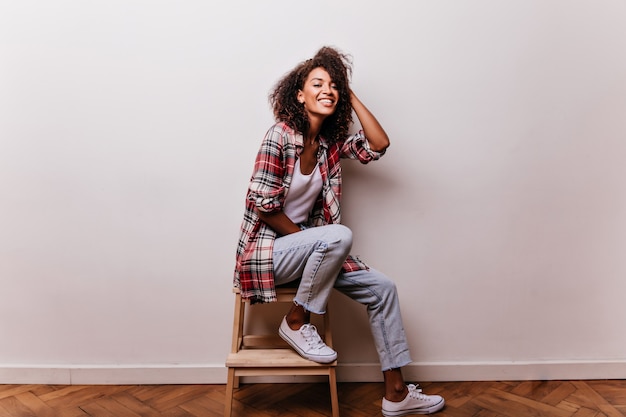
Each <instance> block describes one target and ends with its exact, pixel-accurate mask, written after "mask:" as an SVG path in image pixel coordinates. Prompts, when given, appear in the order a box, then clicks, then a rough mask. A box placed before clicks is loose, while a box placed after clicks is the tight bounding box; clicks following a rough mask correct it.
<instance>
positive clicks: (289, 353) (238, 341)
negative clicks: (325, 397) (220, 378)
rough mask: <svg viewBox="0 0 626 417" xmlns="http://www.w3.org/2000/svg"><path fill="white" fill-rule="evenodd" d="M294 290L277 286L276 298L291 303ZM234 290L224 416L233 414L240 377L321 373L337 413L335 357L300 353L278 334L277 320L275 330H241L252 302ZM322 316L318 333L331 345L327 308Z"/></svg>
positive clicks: (337, 415)
mask: <svg viewBox="0 0 626 417" xmlns="http://www.w3.org/2000/svg"><path fill="white" fill-rule="evenodd" d="M296 291H297V288H292V287H286V288H280V287H278V288H276V296H277V300H278V302H280V303H291V302H292V301H293V297H294V296H295V294H296ZM233 292H234V293H235V314H234V319H233V340H232V349H231V352H230V354H229V355H228V357H227V358H226V367H227V368H228V381H227V383H226V399H225V405H224V416H231V415H232V402H233V394H234V390H235V388H238V387H239V378H240V377H242V376H277V375H278V376H284V375H290V376H291V375H307V376H311V375H323V376H327V377H328V381H329V385H330V401H331V409H332V416H333V417H339V401H338V398H337V378H336V373H335V369H336V367H337V361H334V362H331V363H317V362H313V361H310V360H308V359H305V358H303V357H301V356H300V355H299V354H298V353H297V352H296V351H295V350H293V349H292V348H291V347H289V345H288V344H287V343H286V342H285V341H284V340H282V339H281V338H280V336H278V325H279V324H276V326H275V328H276V332H275V333H274V334H270V335H267V334H244V322H245V320H246V318H245V315H246V310H247V309H250V308H254V306H251V305H250V303H248V302H247V301H246V300H243V299H242V298H241V294H240V292H239V290H238V289H237V288H234V289H233ZM246 306H247V308H246ZM323 319H324V320H323V323H324V326H323V327H324V331H323V332H321V333H320V336H322V338H323V339H324V342H325V343H326V344H327V345H328V346H330V347H332V335H331V332H330V324H329V319H330V315H329V312H328V308H327V309H326V314H324V317H323Z"/></svg>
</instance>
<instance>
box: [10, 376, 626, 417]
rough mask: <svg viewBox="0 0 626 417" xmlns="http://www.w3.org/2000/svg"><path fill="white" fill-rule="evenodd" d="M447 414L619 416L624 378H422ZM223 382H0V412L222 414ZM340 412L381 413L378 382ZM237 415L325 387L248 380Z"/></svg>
mask: <svg viewBox="0 0 626 417" xmlns="http://www.w3.org/2000/svg"><path fill="white" fill-rule="evenodd" d="M421 385H422V387H423V388H424V392H426V393H429V394H431V393H432V394H441V395H443V396H444V397H445V399H446V402H447V404H446V408H444V410H443V411H441V412H439V413H437V414H436V415H437V416H441V417H443V416H451V417H452V416H453V417H498V416H507V417H527V416H528V417H534V416H536V417H552V416H554V417H603V416H606V417H624V416H626V381H621V380H620V381H616V380H607V381H543V382H542V381H525V382H506V381H505V382H436V383H422V384H421ZM224 388H225V386H224V385H133V386H112V385H100V386H93V385H91V386H80V385H69V386H53V385H0V416H1V417H86V416H91V417H139V416H143V417H152V416H164V417H183V416H184V417H200V416H202V417H213V416H222V415H223V409H224ZM338 389H339V403H340V410H341V416H342V417H365V416H380V415H381V413H380V402H381V396H382V385H381V384H380V383H340V384H339V387H338ZM233 415H234V416H237V417H242V416H246V417H247V416H252V417H256V416H258V417H270V416H272V417H277V416H278V417H287V416H292V417H320V416H329V415H330V398H329V393H328V385H327V384H323V383H319V384H317V383H315V384H248V385H242V386H241V388H240V389H239V390H237V392H236V393H235V404H234V408H233Z"/></svg>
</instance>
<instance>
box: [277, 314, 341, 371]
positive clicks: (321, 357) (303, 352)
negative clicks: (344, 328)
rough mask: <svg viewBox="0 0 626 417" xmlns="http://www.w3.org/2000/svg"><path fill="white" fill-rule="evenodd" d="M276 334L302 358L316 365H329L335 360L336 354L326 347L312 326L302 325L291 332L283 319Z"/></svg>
mask: <svg viewBox="0 0 626 417" xmlns="http://www.w3.org/2000/svg"><path fill="white" fill-rule="evenodd" d="M278 334H279V335H280V337H282V338H283V340H284V341H285V342H287V343H289V345H290V346H291V347H292V348H294V349H295V350H296V352H298V353H299V354H300V356H302V357H303V358H306V359H308V360H310V361H313V362H318V363H330V362H333V361H334V360H335V359H337V352H335V351H334V350H332V349H331V348H329V347H328V346H326V343H324V341H323V340H322V338H321V337H320V335H319V334H318V333H317V329H316V328H315V326H314V325H312V324H309V323H307V324H303V325H302V327H300V329H298V330H291V328H290V327H289V325H288V324H287V318H286V317H283V322H282V323H281V324H280V328H279V329H278Z"/></svg>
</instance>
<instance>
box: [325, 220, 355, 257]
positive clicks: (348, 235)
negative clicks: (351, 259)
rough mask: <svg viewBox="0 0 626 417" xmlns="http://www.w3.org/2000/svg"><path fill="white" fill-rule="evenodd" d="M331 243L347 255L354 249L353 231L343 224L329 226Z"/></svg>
mask: <svg viewBox="0 0 626 417" xmlns="http://www.w3.org/2000/svg"><path fill="white" fill-rule="evenodd" d="M325 227H327V228H328V230H329V237H328V238H329V242H331V243H334V244H336V245H337V246H338V247H340V248H342V249H343V250H344V251H345V252H346V253H348V252H350V249H351V248H352V230H350V228H348V227H346V226H344V225H342V224H329V225H327V226H325Z"/></svg>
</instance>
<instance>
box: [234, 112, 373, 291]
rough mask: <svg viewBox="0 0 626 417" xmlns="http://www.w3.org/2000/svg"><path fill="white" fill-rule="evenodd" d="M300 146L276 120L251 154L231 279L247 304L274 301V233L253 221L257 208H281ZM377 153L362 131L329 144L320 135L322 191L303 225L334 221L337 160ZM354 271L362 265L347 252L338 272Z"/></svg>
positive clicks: (256, 219) (365, 157) (336, 213)
mask: <svg viewBox="0 0 626 417" xmlns="http://www.w3.org/2000/svg"><path fill="white" fill-rule="evenodd" d="M303 149H304V143H303V137H302V134H301V133H299V132H296V131H294V130H293V129H292V128H290V127H289V126H287V125H286V124H285V123H283V122H280V123H277V124H275V125H273V126H272V127H271V128H270V129H269V130H268V131H267V133H266V134H265V138H264V139H263V142H262V144H261V148H260V149H259V153H258V154H257V157H256V161H255V164H254V172H253V173H252V178H251V179H250V185H249V188H248V194H247V196H246V197H247V198H246V209H245V213H244V218H243V222H242V224H241V231H240V236H239V244H238V246H237V257H236V266H235V275H234V280H233V281H234V285H235V287H237V288H239V290H240V291H241V295H242V297H243V298H244V299H249V300H250V301H251V302H252V303H256V302H262V303H265V302H271V301H276V292H275V290H274V264H273V259H272V256H273V246H274V240H275V239H276V238H277V237H278V235H277V234H276V232H275V231H274V230H273V229H272V228H271V227H269V226H268V225H267V224H265V223H264V222H263V221H261V220H260V219H259V216H258V214H257V210H259V211H263V212H268V213H271V212H275V211H279V210H282V207H283V205H284V203H285V196H286V195H287V192H288V190H289V185H290V184H291V180H292V176H293V170H294V165H295V163H296V160H297V159H298V157H299V156H300V153H301V152H302V150H303ZM383 153H384V152H374V151H372V150H371V149H370V148H369V145H368V143H367V140H366V138H365V136H364V135H363V131H360V132H358V133H356V134H354V135H351V136H350V137H348V138H347V139H346V140H345V141H343V142H338V143H334V144H329V143H328V142H327V141H326V140H324V139H323V138H320V152H319V154H318V155H319V156H318V161H319V167H320V173H321V175H322V182H323V186H322V192H321V193H320V196H319V197H318V199H317V201H316V202H315V205H314V207H313V210H312V212H311V215H310V216H309V220H308V223H307V224H306V225H304V226H305V227H316V226H322V225H325V224H334V223H340V221H341V211H340V208H339V201H340V199H341V165H340V163H339V160H340V158H350V159H358V160H359V161H361V162H362V163H363V164H366V163H368V162H370V161H374V160H377V159H379V158H380V157H381V156H382V155H383ZM360 269H367V265H365V264H364V263H363V262H362V261H360V260H359V259H357V258H356V257H353V256H349V257H348V258H347V259H346V261H345V262H344V264H343V271H344V272H349V271H356V270H360Z"/></svg>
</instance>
